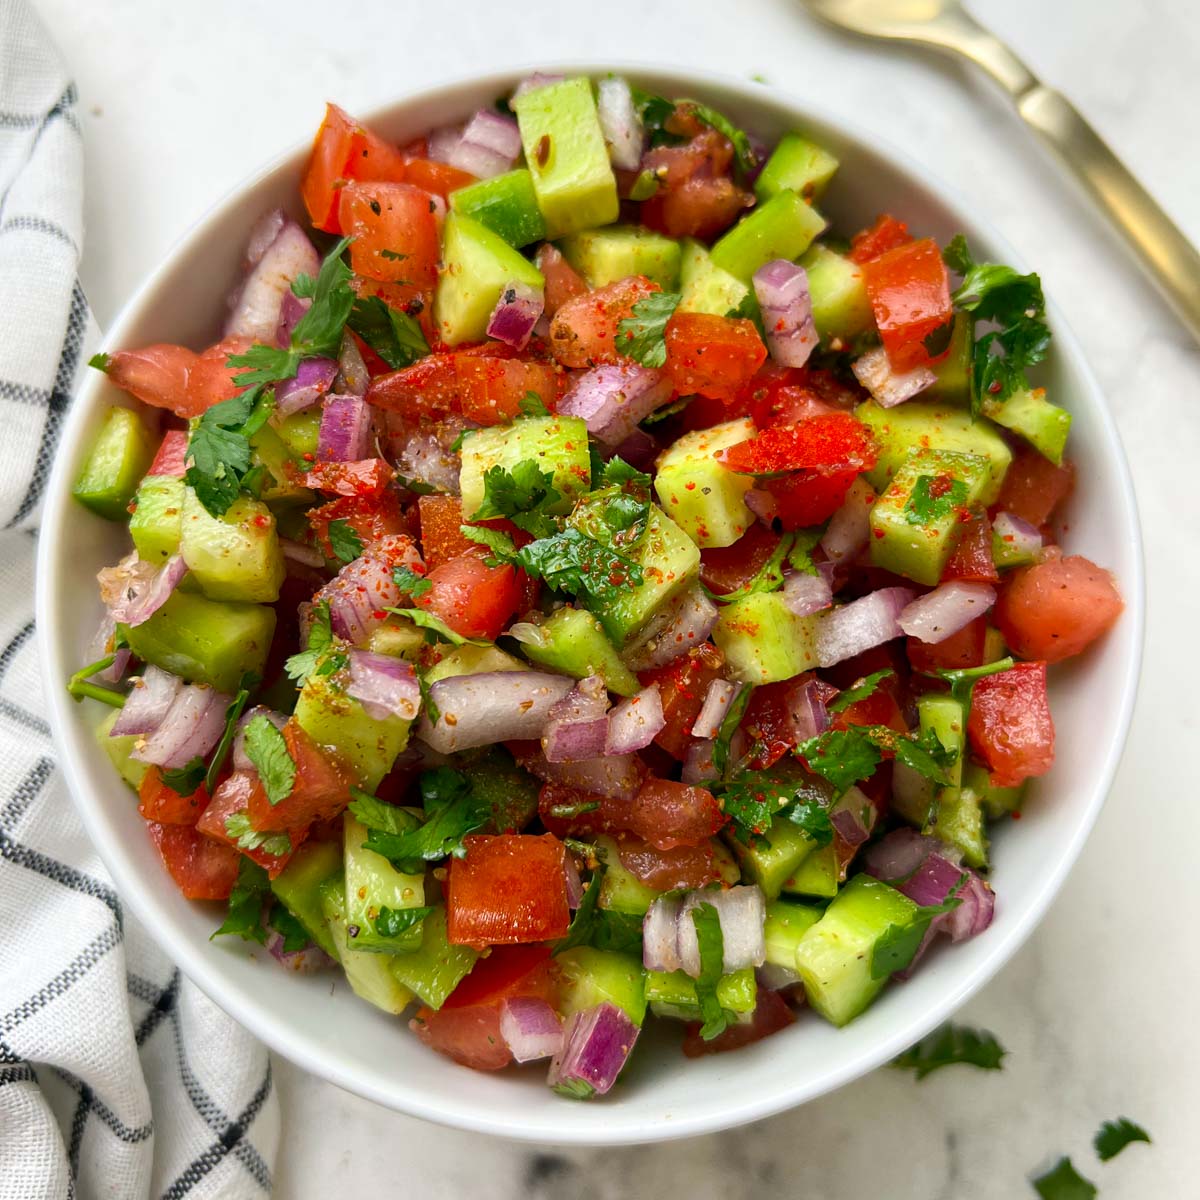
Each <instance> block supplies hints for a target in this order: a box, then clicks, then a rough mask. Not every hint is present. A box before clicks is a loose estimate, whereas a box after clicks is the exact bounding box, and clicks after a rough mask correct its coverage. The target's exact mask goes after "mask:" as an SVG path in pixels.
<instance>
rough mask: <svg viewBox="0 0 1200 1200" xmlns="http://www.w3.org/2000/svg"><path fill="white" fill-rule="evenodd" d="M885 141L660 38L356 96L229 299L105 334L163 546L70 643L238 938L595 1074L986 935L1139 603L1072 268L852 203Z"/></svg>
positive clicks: (127, 431)
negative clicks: (769, 115)
mask: <svg viewBox="0 0 1200 1200" xmlns="http://www.w3.org/2000/svg"><path fill="white" fill-rule="evenodd" d="M837 169H838V161H837V158H836V157H835V156H834V155H833V154H832V153H831V152H830V151H829V150H828V149H826V148H825V147H823V146H822V145H820V144H818V142H817V141H814V140H813V139H812V138H811V137H810V136H809V134H808V132H807V131H806V130H804V129H796V130H793V131H790V132H787V133H785V134H784V135H783V136H782V137H780V138H779V139H778V140H777V141H776V142H775V143H774V144H773V145H764V144H762V143H761V142H760V141H759V140H758V138H757V136H756V134H755V131H754V130H745V129H741V128H739V127H738V126H737V125H735V124H734V123H733V122H732V121H731V120H730V119H729V118H728V117H727V116H726V115H724V114H723V113H721V112H719V111H717V110H714V109H713V108H711V107H709V106H708V105H706V104H704V103H702V102H700V101H698V100H693V99H689V98H687V97H677V96H661V95H658V94H652V93H649V92H646V91H644V90H642V89H641V88H639V87H637V86H634V85H632V84H630V83H629V82H628V81H627V80H625V79H623V78H620V77H615V76H607V77H603V78H598V79H589V78H586V77H562V76H557V75H554V76H552V75H534V76H532V77H531V78H529V79H527V80H525V81H524V82H523V83H522V84H521V85H520V86H519V87H517V88H516V89H515V91H514V92H513V93H512V94H511V95H507V96H505V97H504V98H503V99H501V100H500V101H498V102H497V103H496V105H495V106H493V107H489V108H484V109H480V110H479V111H477V112H475V113H474V114H473V115H471V116H470V117H469V118H468V119H467V120H466V121H465V122H462V123H460V124H456V125H454V126H446V127H439V128H435V129H432V130H430V131H429V132H428V134H427V135H426V136H424V137H421V138H418V139H416V140H414V141H410V142H408V143H407V144H404V145H396V144H393V143H391V142H389V141H388V140H386V139H385V138H383V137H382V136H380V135H378V134H377V133H376V132H374V131H372V130H371V129H370V128H368V127H366V126H364V125H363V124H361V123H359V122H357V121H355V120H354V119H353V118H351V117H349V116H348V115H347V114H346V113H344V112H342V111H341V110H340V109H338V108H336V107H334V106H332V105H331V106H329V108H328V110H327V112H326V116H325V120H324V122H323V123H322V125H321V127H320V129H319V131H318V132H317V136H316V140H315V142H314V145H313V148H312V152H311V155H310V157H309V159H308V163H307V166H306V168H305V170H304V172H303V177H302V180H301V183H300V189H299V193H298V195H297V197H296V203H295V205H294V206H293V207H290V208H288V209H286V210H285V209H273V210H271V211H268V212H266V213H263V214H262V216H261V218H260V220H259V221H258V222H257V223H256V224H255V225H254V227H253V228H252V229H249V230H247V237H246V248H245V255H244V263H243V269H242V273H241V276H240V278H238V279H236V280H233V279H231V280H230V286H231V289H232V291H231V294H230V300H229V305H228V308H227V311H226V312H224V313H221V314H217V313H214V320H213V324H214V328H215V327H217V326H218V325H223V329H222V334H221V337H220V339H219V340H218V341H216V342H215V343H214V344H212V345H210V346H207V347H205V346H198V347H185V346H181V345H175V344H166V343H157V344H152V345H143V346H134V347H129V348H121V349H114V350H113V351H111V352H110V353H107V354H103V355H99V356H97V358H96V359H95V360H94V363H93V365H94V366H96V367H97V368H98V369H100V370H102V371H104V372H105V373H106V375H107V377H108V379H109V381H110V382H111V383H112V384H113V385H115V386H116V387H117V388H120V389H123V390H124V391H125V392H126V393H127V394H128V396H129V397H130V398H132V399H131V401H130V402H129V403H128V404H120V405H114V406H113V407H112V408H111V409H110V411H109V412H108V413H107V415H106V417H105V419H104V421H103V424H102V426H101V428H100V430H99V433H98V435H97V437H96V439H95V441H94V444H93V445H92V447H91V448H90V450H89V452H88V453H87V455H86V456H85V461H84V463H83V465H82V469H81V470H80V473H79V475H78V478H77V480H76V482H75V487H74V496H75V499H76V500H77V501H78V502H79V503H80V504H82V505H84V506H86V507H87V508H89V509H91V510H92V511H93V512H94V513H97V514H99V515H100V516H102V517H105V518H108V519H110V520H112V521H115V522H123V523H126V524H127V525H128V531H129V539H130V546H131V549H130V550H129V553H128V554H127V555H125V556H124V557H122V558H121V559H120V560H119V561H117V562H114V563H113V564H112V565H110V566H109V567H106V568H105V569H104V570H102V571H101V572H100V576H99V601H100V603H102V605H103V618H102V619H101V621H100V626H99V629H98V631H97V634H96V639H95V650H94V653H93V655H91V656H90V661H88V662H87V663H86V664H85V665H81V667H80V669H79V670H78V671H77V672H76V673H75V674H74V675H73V676H72V678H71V679H70V681H69V683H68V688H69V690H70V691H71V693H72V694H73V695H75V696H76V697H77V698H79V699H81V700H82V699H90V700H92V701H98V702H100V704H102V705H105V706H107V707H108V708H109V709H110V710H111V711H109V712H108V714H107V716H105V717H104V719H103V720H102V721H99V723H98V729H97V737H98V738H99V739H100V741H101V744H102V745H103V747H104V749H105V750H106V752H107V754H108V756H109V757H110V758H111V760H112V764H113V768H114V770H115V771H117V772H119V774H120V775H121V777H122V778H123V779H124V780H125V781H126V782H127V783H128V784H129V785H130V787H132V788H133V789H135V790H136V791H137V796H138V799H137V805H138V811H139V812H140V814H141V816H142V817H143V818H144V820H145V833H146V836H147V837H148V838H149V839H150V840H151V841H152V843H153V845H154V846H155V847H156V848H157V851H158V854H159V856H160V857H161V860H162V865H163V869H164V870H165V871H167V872H168V873H169V874H170V877H171V878H172V879H173V880H174V882H175V884H176V885H177V886H178V888H179V889H180V891H181V892H182V893H183V895H184V896H186V897H188V898H189V899H191V900H195V901H197V902H208V903H214V904H216V903H220V904H223V905H224V906H225V911H224V913H223V915H222V916H221V917H219V918H217V919H216V920H215V921H214V924H215V925H216V930H215V934H214V937H215V936H217V935H219V936H220V937H221V938H234V939H236V938H239V937H240V938H244V939H248V940H250V941H253V942H259V943H262V944H264V945H266V946H267V948H268V949H269V950H270V951H271V954H272V956H273V957H274V958H275V959H276V960H277V961H278V962H279V964H280V965H281V966H282V967H283V968H287V969H290V970H292V971H295V972H315V971H329V972H336V971H341V972H342V973H343V974H344V976H345V979H346V980H347V982H348V984H349V986H350V987H351V988H352V989H353V991H354V992H355V993H356V994H357V995H358V996H359V997H361V999H362V1000H363V1002H365V1003H367V1004H371V1005H374V1006H375V1007H377V1008H379V1009H382V1010H383V1011H384V1012H386V1013H388V1014H392V1015H394V1016H395V1017H397V1018H401V1019H406V1020H407V1022H408V1024H409V1026H410V1027H411V1029H412V1031H413V1033H414V1035H415V1036H416V1037H418V1038H420V1039H421V1041H423V1042H425V1043H426V1044H427V1045H428V1046H430V1047H432V1048H433V1049H434V1050H436V1051H438V1052H440V1053H442V1054H444V1055H447V1056H449V1057H450V1058H452V1059H453V1060H455V1061H456V1062H458V1063H461V1064H463V1065H464V1066H467V1067H472V1068H475V1069H478V1070H484V1071H495V1070H500V1069H503V1068H506V1067H508V1066H510V1064H514V1063H535V1062H536V1063H541V1064H542V1067H541V1069H543V1070H544V1071H546V1072H547V1080H548V1083H549V1085H550V1086H551V1087H552V1088H554V1090H555V1091H556V1092H558V1093H560V1094H561V1095H563V1096H565V1097H569V1098H576V1099H587V1098H591V1097H594V1096H600V1095H603V1094H605V1093H607V1092H608V1091H610V1089H612V1088H613V1086H614V1084H616V1083H617V1080H618V1076H619V1075H620V1073H621V1072H622V1070H623V1069H624V1068H625V1067H626V1064H627V1063H628V1062H629V1061H630V1059H631V1057H636V1055H637V1052H638V1042H639V1037H640V1036H641V1032H642V1029H643V1026H644V1025H645V1024H646V1023H647V1022H648V1021H651V1020H653V1021H657V1022H659V1023H661V1024H664V1025H666V1024H668V1023H673V1024H674V1025H675V1026H676V1027H677V1028H678V1029H679V1030H680V1031H681V1035H682V1038H681V1040H682V1049H683V1052H684V1053H685V1054H687V1055H689V1056H698V1055H705V1054H711V1053H716V1052H722V1051H731V1050H735V1049H737V1048H739V1047H742V1046H745V1045H747V1044H748V1043H751V1042H756V1041H759V1040H761V1039H763V1038H766V1037H769V1036H771V1035H772V1034H775V1033H777V1032H778V1031H780V1030H782V1029H784V1028H786V1027H787V1026H789V1025H792V1024H793V1023H795V1022H796V1021H798V1020H802V1021H821V1020H824V1021H827V1022H830V1023H832V1024H833V1025H835V1026H843V1025H845V1024H847V1023H849V1022H851V1021H853V1020H854V1019H855V1018H856V1017H858V1016H859V1015H860V1014H862V1013H863V1012H864V1011H865V1010H866V1009H867V1008H868V1007H869V1006H870V1005H871V1004H872V1003H873V1002H874V1000H875V999H876V997H877V996H878V995H879V994H880V993H881V992H882V991H883V990H884V989H885V988H886V987H887V986H888V985H889V981H890V980H892V979H893V978H895V977H899V978H901V979H904V978H908V977H909V976H910V975H911V974H912V973H914V972H920V971H921V969H922V965H923V960H924V959H925V956H926V954H927V953H928V955H929V956H930V958H932V957H934V956H935V955H939V954H941V953H943V950H942V948H941V944H942V943H957V942H962V941H964V940H967V939H971V938H975V937H978V936H985V935H986V931H987V929H988V927H989V925H990V924H991V921H992V917H993V913H994V911H995V908H996V906H997V905H998V904H999V905H1002V904H1003V903H1004V896H1003V894H1000V895H999V896H997V895H996V894H995V893H994V892H993V889H992V886H991V884H990V883H989V868H990V859H989V838H988V828H989V825H991V824H992V823H994V822H998V821H1011V820H1013V819H1015V818H1018V817H1020V815H1021V806H1022V801H1023V792H1024V785H1025V783H1026V781H1027V780H1029V779H1031V778H1034V777H1038V776H1042V775H1044V774H1046V773H1047V772H1048V771H1050V770H1051V768H1052V766H1053V762H1054V753H1055V746H1054V736H1055V735H1054V723H1053V718H1052V714H1051V711H1050V704H1049V700H1048V693H1047V679H1048V677H1049V675H1050V674H1051V671H1052V668H1054V665H1055V664H1057V663H1060V662H1062V661H1063V660H1065V659H1069V658H1073V657H1074V656H1077V655H1080V654H1083V653H1084V652H1086V651H1087V649H1088V647H1089V646H1090V645H1092V643H1094V642H1095V641H1096V640H1097V639H1099V638H1102V637H1103V636H1104V635H1105V633H1106V632H1107V631H1108V630H1109V629H1110V627H1111V626H1112V625H1113V624H1114V623H1115V622H1116V621H1117V620H1118V618H1119V617H1120V614H1121V612H1122V608H1123V603H1122V599H1121V596H1120V592H1119V590H1118V588H1117V586H1116V584H1115V583H1114V581H1113V579H1112V578H1111V577H1110V576H1109V574H1108V573H1107V572H1106V571H1105V570H1104V569H1103V567H1102V566H1100V565H1097V564H1095V563H1093V562H1092V561H1090V560H1089V559H1087V558H1084V557H1082V556H1080V555H1077V554H1072V553H1071V552H1070V547H1069V545H1068V546H1060V545H1059V537H1060V533H1061V529H1060V527H1059V525H1057V524H1056V523H1055V519H1054V518H1055V514H1056V511H1057V510H1058V509H1059V508H1060V506H1061V505H1062V504H1063V503H1064V501H1065V500H1066V499H1067V497H1068V496H1069V494H1070V492H1071V490H1072V487H1073V484H1074V471H1073V468H1072V466H1071V462H1070V458H1069V456H1068V433H1069V430H1070V425H1071V415H1070V413H1069V412H1068V411H1067V410H1066V409H1065V408H1063V407H1061V406H1060V405H1059V404H1057V403H1056V402H1055V399H1056V398H1055V397H1052V396H1051V395H1049V394H1048V393H1047V391H1046V389H1044V388H1043V387H1039V386H1037V383H1036V377H1037V368H1038V364H1039V363H1041V362H1042V361H1043V360H1044V359H1045V358H1046V356H1047V355H1048V354H1052V353H1053V349H1052V346H1051V331H1050V328H1049V326H1048V324H1047V320H1046V314H1045V304H1044V298H1043V295H1042V289H1041V284H1040V281H1039V280H1038V277H1037V276H1036V275H1032V274H1022V273H1020V272H1018V271H1016V270H1014V269H1012V268H1010V267H1007V266H1004V265H1000V264H995V263H989V262H981V261H976V259H975V257H974V256H973V254H972V248H971V246H970V245H969V244H968V243H967V241H966V240H965V239H964V238H962V237H956V238H954V239H952V240H950V241H949V242H948V243H947V244H945V245H939V244H938V243H937V241H935V240H934V239H933V238H931V237H928V236H923V235H922V232H921V230H919V229H915V228H914V229H910V228H909V225H908V224H907V223H906V221H905V214H904V213H903V212H891V211H889V204H888V198H887V197H886V196H880V197H879V204H878V211H879V214H880V215H879V216H878V219H877V220H875V221H873V222H872V223H870V224H868V225H867V226H865V227H864V228H861V229H854V228H850V229H837V228H831V227H830V226H829V223H828V222H827V221H826V219H825V217H824V216H823V215H822V212H821V204H822V197H823V195H824V192H825V189H826V188H827V186H829V184H830V181H831V180H832V179H833V178H834V176H835V173H836V172H837ZM1031 372H1032V376H1031ZM133 401H137V402H139V403H133ZM96 712H97V714H98V715H103V714H104V710H103V709H100V708H97V709H96ZM213 952H214V953H217V952H218V951H217V950H216V949H215V948H214V951H213ZM948 952H949V953H953V948H952V947H949V948H948ZM286 984H287V981H286V980H284V981H283V982H281V984H280V986H286ZM547 1063H548V1066H547Z"/></svg>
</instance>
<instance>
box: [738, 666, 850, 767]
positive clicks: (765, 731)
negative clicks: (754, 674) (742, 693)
mask: <svg viewBox="0 0 1200 1200" xmlns="http://www.w3.org/2000/svg"><path fill="white" fill-rule="evenodd" d="M810 686H811V687H812V688H814V689H815V691H816V697H817V699H818V700H820V701H822V702H825V701H828V700H832V699H833V697H834V696H836V695H837V688H835V687H833V686H832V685H831V684H828V683H826V682H825V681H824V680H823V679H818V678H817V677H816V676H815V675H813V674H812V673H811V672H806V673H805V674H803V675H797V676H796V677H795V679H788V680H785V681H784V682H782V683H768V684H765V685H763V686H762V687H756V688H755V689H754V691H753V692H752V693H751V696H750V703H749V704H748V705H747V706H746V715H745V716H744V717H743V718H742V726H741V727H742V729H743V730H744V731H745V733H746V736H747V737H749V738H750V740H751V742H752V743H753V745H754V746H755V752H754V755H753V757H752V758H751V760H750V766H751V767H753V768H754V769H755V770H757V771H764V770H766V769H767V768H768V767H770V766H771V765H773V764H774V763H776V762H778V761H779V760H780V759H781V758H782V757H783V756H784V755H785V754H787V753H788V751H790V750H791V749H792V748H793V747H794V746H795V745H796V743H797V742H798V741H799V740H800V734H801V729H800V728H799V727H798V726H797V723H796V715H795V714H796V713H797V711H798V710H800V706H801V704H802V703H804V696H803V692H804V689H805V688H806V687H810ZM804 732H807V730H804Z"/></svg>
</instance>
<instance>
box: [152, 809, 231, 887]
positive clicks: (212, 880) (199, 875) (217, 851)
mask: <svg viewBox="0 0 1200 1200" xmlns="http://www.w3.org/2000/svg"><path fill="white" fill-rule="evenodd" d="M146 828H147V829H148V830H149V832H150V840H151V841H152V842H153V843H154V845H155V848H156V849H157V850H158V853H159V857H160V858H161V859H162V860H163V866H165V867H166V868H167V870H168V871H169V872H170V875H171V878H172V879H173V880H175V886H176V887H178V888H179V890H180V891H181V892H182V893H183V894H184V895H185V896H186V897H187V898H188V899H189V900H227V899H228V898H229V893H230V892H231V891H233V885H234V883H235V882H236V881H237V874H238V859H239V858H240V857H241V856H240V855H239V854H238V852H237V851H236V850H231V849H230V848H229V847H228V846H223V845H222V844H221V843H220V842H214V841H213V840H212V839H211V838H206V837H203V836H202V835H201V834H199V833H197V832H196V830H195V829H194V828H192V827H191V826H190V825H160V824H159V823H158V822H157V821H147V822H146Z"/></svg>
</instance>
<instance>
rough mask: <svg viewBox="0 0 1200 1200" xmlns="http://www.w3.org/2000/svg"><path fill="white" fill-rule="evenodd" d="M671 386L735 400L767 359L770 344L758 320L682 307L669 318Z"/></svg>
mask: <svg viewBox="0 0 1200 1200" xmlns="http://www.w3.org/2000/svg"><path fill="white" fill-rule="evenodd" d="M665 336H666V343H667V363H666V367H665V368H664V369H665V371H666V373H667V376H668V377H669V378H670V380H671V386H672V387H673V388H674V389H675V391H676V392H678V393H679V394H680V395H684V396H689V395H693V394H698V395H701V396H708V397H709V398H710V399H714V400H733V398H734V397H735V396H736V395H737V393H738V390H739V389H740V388H742V387H743V386H744V385H745V384H746V382H747V380H749V379H750V378H751V377H752V376H753V375H754V373H755V372H756V371H757V370H758V369H759V367H761V366H762V365H763V363H764V362H765V361H766V357H767V348H766V346H764V345H763V340H762V338H760V337H759V336H758V330H757V329H756V328H755V327H754V322H753V321H747V320H744V319H743V318H741V317H718V316H716V315H714V314H712V313H681V312H676V313H675V315H674V316H673V317H672V318H671V319H670V320H669V321H668V322H667V329H666V335H665Z"/></svg>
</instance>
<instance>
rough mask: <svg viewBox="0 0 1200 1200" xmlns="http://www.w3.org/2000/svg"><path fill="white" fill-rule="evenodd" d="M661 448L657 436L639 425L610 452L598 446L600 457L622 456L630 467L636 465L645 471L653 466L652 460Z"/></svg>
mask: <svg viewBox="0 0 1200 1200" xmlns="http://www.w3.org/2000/svg"><path fill="white" fill-rule="evenodd" d="M661 450H662V446H661V445H660V444H659V441H658V438H656V437H655V436H654V435H653V434H652V433H647V432H646V430H644V429H642V428H641V426H639V427H638V428H637V429H635V430H634V431H633V432H632V433H631V434H630V435H629V436H628V437H627V438H626V439H625V440H624V441H623V442H620V443H619V444H618V445H617V446H615V447H614V448H613V450H612V452H611V453H609V451H608V448H607V447H605V446H601V447H600V451H601V456H602V457H604V458H606V459H607V458H612V457H614V456H615V457H617V458H623V459H624V460H625V461H626V462H627V463H628V464H629V465H630V466H631V467H637V469H638V470H639V471H646V472H649V471H650V469H651V468H652V467H653V466H654V460H655V459H656V458H657V457H658V455H659V452H660V451H661Z"/></svg>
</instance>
